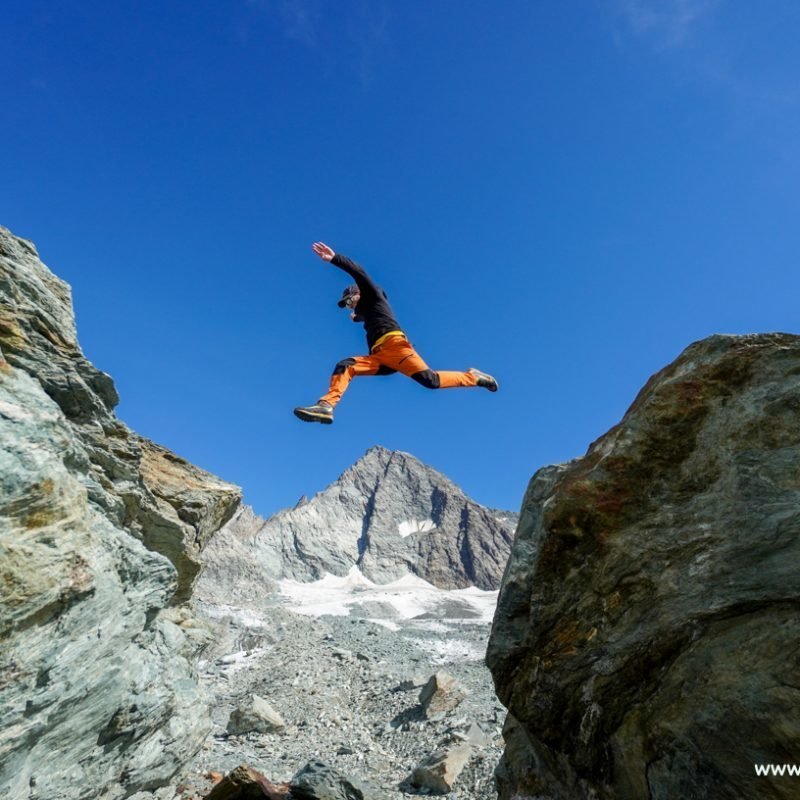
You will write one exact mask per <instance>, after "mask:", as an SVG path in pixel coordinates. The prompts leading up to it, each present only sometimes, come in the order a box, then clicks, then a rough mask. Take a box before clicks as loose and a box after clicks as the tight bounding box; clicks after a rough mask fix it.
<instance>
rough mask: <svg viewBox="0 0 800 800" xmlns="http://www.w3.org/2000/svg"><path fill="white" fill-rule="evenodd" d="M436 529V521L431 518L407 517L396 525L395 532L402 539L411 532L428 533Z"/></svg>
mask: <svg viewBox="0 0 800 800" xmlns="http://www.w3.org/2000/svg"><path fill="white" fill-rule="evenodd" d="M435 530H436V523H435V522H434V521H433V520H432V519H423V520H415V519H407V520H403V522H401V523H400V524H399V525H398V526H397V532H398V533H399V534H400V536H402V537H403V538H404V539H405V538H406V536H411V534H412V533H430V532H431V531H435Z"/></svg>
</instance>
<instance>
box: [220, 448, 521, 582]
mask: <svg viewBox="0 0 800 800" xmlns="http://www.w3.org/2000/svg"><path fill="white" fill-rule="evenodd" d="M516 521H517V515H516V514H515V513H513V512H510V511H495V510H493V509H490V508H486V507H485V506H481V505H479V504H478V503H476V502H474V501H473V500H471V499H470V498H468V497H467V496H466V495H465V494H464V493H463V492H462V491H461V489H459V488H458V486H456V485H455V484H454V483H453V482H452V481H451V480H449V479H448V478H446V477H445V476H444V475H443V474H442V473H440V472H438V471H437V470H435V469H433V468H432V467H429V466H427V465H425V464H423V463H422V462H421V461H419V460H418V459H416V458H414V456H412V455H410V454H409V453H404V452H401V451H392V450H387V449H386V448H384V447H372V448H370V449H369V450H368V451H367V452H366V454H365V455H364V456H362V457H361V458H360V459H359V460H358V461H356V463H355V464H353V466H351V467H349V468H348V469H347V470H345V471H344V472H343V473H342V475H341V476H340V477H339V478H338V479H337V480H336V481H334V482H333V483H332V484H331V485H330V486H328V487H327V488H326V489H324V490H323V491H321V492H319V493H318V494H316V495H314V497H312V498H311V499H306V498H303V499H302V501H301V502H298V503H297V505H295V507H294V508H291V509H285V510H283V511H279V512H278V513H277V514H274V515H273V516H271V517H269V518H268V519H266V520H265V519H262V518H261V517H258V516H257V515H256V514H254V513H253V511H252V509H250V508H248V507H243V508H242V509H241V510H240V511H239V513H238V514H237V515H236V516H235V517H234V518H233V519H232V520H231V521H230V522H229V523H228V525H227V526H226V527H225V528H223V530H222V531H221V532H220V534H219V535H218V537H216V538H215V541H214V542H213V545H212V549H211V550H210V551H209V552H208V553H207V556H208V557H209V561H210V563H213V564H214V566H210V567H209V569H210V570H211V571H212V572H213V571H214V570H215V569H216V568H218V567H219V565H220V564H221V562H222V561H223V560H225V559H226V557H231V556H234V553H238V554H239V556H240V557H241V559H243V560H246V561H247V562H249V567H248V571H251V570H253V569H256V570H257V571H258V573H259V576H260V579H261V580H262V582H263V579H264V578H265V577H266V578H272V579H280V578H293V579H295V580H300V581H313V580H317V579H319V578H321V577H323V576H324V575H325V574H326V573H330V574H333V575H339V576H344V575H347V573H348V572H349V571H350V570H351V569H352V567H353V566H357V567H358V568H359V570H360V571H361V572H362V573H363V574H364V576H365V577H367V578H368V579H369V580H371V581H373V582H375V583H388V582H390V581H393V580H396V579H398V578H401V577H403V576H404V575H408V574H414V575H418V576H419V577H421V578H424V579H425V580H426V581H429V582H430V583H432V584H434V585H435V586H438V587H440V588H443V589H460V588H464V587H467V586H477V587H479V588H481V589H496V588H498V586H499V584H500V579H501V578H502V575H503V570H504V568H505V564H506V560H507V558H508V554H509V551H510V546H511V540H512V538H513V533H514V527H515V526H516ZM237 560H239V559H237ZM208 577H210V576H208Z"/></svg>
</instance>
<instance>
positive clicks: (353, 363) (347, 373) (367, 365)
mask: <svg viewBox="0 0 800 800" xmlns="http://www.w3.org/2000/svg"><path fill="white" fill-rule="evenodd" d="M394 372H396V370H393V369H390V368H389V367H386V366H383V365H382V364H381V362H380V361H379V360H378V359H377V358H376V357H375V356H352V357H351V358H345V359H342V360H341V361H340V362H339V363H338V364H337V365H336V366H335V367H334V369H333V375H331V382H330V386H329V387H328V392H327V394H324V395H323V396H322V397H320V399H319V402H318V403H317V404H316V405H314V406H306V407H305V408H296V409H295V410H294V413H295V416H297V417H299V418H300V419H302V420H304V421H305V422H323V423H330V422H333V409H334V406H336V404H337V403H338V402H339V401H340V400H341V399H342V395H343V394H344V393H345V391H346V390H347V387H348V386H349V385H350V381H351V380H353V378H355V377H356V376H358V375H391V374H393V373H394Z"/></svg>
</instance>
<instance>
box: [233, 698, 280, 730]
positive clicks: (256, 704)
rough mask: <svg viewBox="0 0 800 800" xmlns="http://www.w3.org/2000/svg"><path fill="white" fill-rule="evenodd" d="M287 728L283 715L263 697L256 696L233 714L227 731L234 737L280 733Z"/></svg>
mask: <svg viewBox="0 0 800 800" xmlns="http://www.w3.org/2000/svg"><path fill="white" fill-rule="evenodd" d="M285 727H286V723H285V722H284V721H283V718H282V717H281V715H280V714H279V713H278V712H277V711H276V710H275V709H274V708H273V707H272V706H271V705H270V704H269V703H268V702H267V701H266V700H264V698H263V697H259V696H258V695H257V694H254V695H253V696H252V697H251V698H250V700H249V702H247V703H243V704H242V705H240V706H239V707H238V708H236V709H234V710H233V711H232V712H231V716H230V719H229V720H228V726H227V730H228V733H230V734H232V735H240V734H243V733H278V732H279V731H282V730H283V729H284V728H285Z"/></svg>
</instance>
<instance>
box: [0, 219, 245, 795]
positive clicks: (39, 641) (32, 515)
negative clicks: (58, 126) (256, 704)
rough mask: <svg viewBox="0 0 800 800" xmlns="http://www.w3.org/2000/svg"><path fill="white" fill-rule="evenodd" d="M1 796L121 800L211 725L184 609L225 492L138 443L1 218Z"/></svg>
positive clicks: (112, 392) (163, 777) (56, 291)
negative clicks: (2, 223) (118, 417)
mask: <svg viewBox="0 0 800 800" xmlns="http://www.w3.org/2000/svg"><path fill="white" fill-rule="evenodd" d="M0 297H1V298H2V303H0V441H2V444H3V447H2V449H1V450H0V482H1V483H2V492H1V493H0V644H1V645H2V646H0V794H2V795H3V796H4V797H10V798H14V800H39V799H40V798H52V797H61V798H80V800H84V799H85V800H90V798H100V797H102V798H105V799H106V800H115V798H118V797H119V798H121V797H130V796H132V795H133V794H134V793H136V792H137V791H139V790H146V789H151V788H154V787H158V786H161V785H165V784H167V783H168V782H169V779H170V778H171V777H172V776H173V775H174V774H175V772H176V771H177V770H178V769H179V768H180V767H181V765H182V764H184V763H186V762H187V761H188V760H189V759H190V758H191V756H192V753H193V752H195V751H196V750H197V748H199V746H200V744H201V743H202V741H203V739H204V737H205V735H206V734H207V732H208V730H209V729H210V725H211V723H210V720H209V717H208V709H207V697H206V696H205V695H204V693H203V691H202V690H201V688H200V687H199V685H198V683H197V677H196V670H195V666H194V661H195V659H196V655H197V653H198V652H199V649H201V648H202V647H204V646H206V645H207V644H208V640H209V636H210V634H209V632H208V629H207V628H206V627H204V626H203V625H202V623H200V622H199V621H198V620H197V619H196V618H195V617H194V615H193V613H192V612H191V611H190V609H189V608H188V607H186V606H184V605H182V604H183V603H185V601H186V600H188V598H189V597H190V595H191V591H192V587H193V583H194V580H195V578H196V576H197V574H198V572H199V569H200V559H199V557H200V554H201V552H202V549H203V547H204V546H205V544H206V543H207V542H208V539H209V538H210V537H211V535H212V534H213V533H214V532H215V531H216V530H217V529H218V528H219V527H220V526H221V525H223V524H224V523H225V522H226V521H227V520H228V519H229V518H230V517H231V515H232V514H233V513H234V512H235V510H236V508H237V506H238V505H239V503H240V499H241V493H240V490H239V489H238V487H235V486H232V485H230V484H228V483H225V482H223V481H220V480H219V479H217V478H215V477H214V476H213V475H210V474H208V473H206V472H204V471H203V470H200V469H198V468H197V467H195V466H193V465H191V464H189V463H188V462H187V461H185V460H184V459H182V458H180V457H178V456H176V455H174V454H173V453H171V452H170V451H168V450H167V449H165V448H163V447H160V446H159V445H156V444H154V443H153V442H150V441H148V440H147V439H144V438H142V437H140V436H138V435H137V434H135V433H134V432H133V431H131V430H130V429H129V428H127V426H125V425H124V424H123V423H122V422H121V421H119V420H118V419H117V418H116V417H115V415H114V413H113V409H114V406H115V405H116V404H117V402H118V399H119V398H118V395H117V392H116V389H115V388H114V384H113V381H112V379H111V378H110V377H109V376H108V375H107V374H105V373H103V372H101V371H100V370H98V369H97V368H95V367H94V366H93V365H92V364H91V363H90V362H89V361H88V360H87V359H86V358H85V357H84V355H83V353H82V352H81V349H80V346H79V344H78V341H77V336H76V329H75V319H74V314H73V310H72V303H71V293H70V289H69V286H68V285H67V284H66V283H64V282H63V281H62V280H60V279H59V278H57V277H56V276H55V275H54V274H53V273H52V272H50V270H49V269H48V268H47V267H46V266H45V265H44V264H43V263H42V262H41V261H40V259H39V257H38V254H37V252H36V248H35V247H34V246H33V244H31V243H30V242H28V241H26V240H24V239H20V238H17V237H15V236H13V235H12V234H11V233H10V232H9V231H8V230H7V229H5V228H1V227H0Z"/></svg>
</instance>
